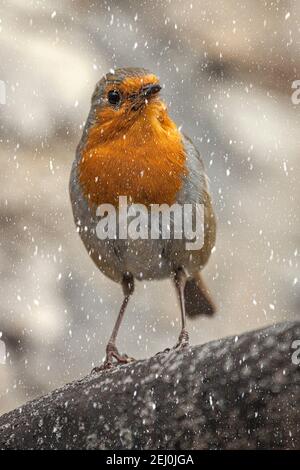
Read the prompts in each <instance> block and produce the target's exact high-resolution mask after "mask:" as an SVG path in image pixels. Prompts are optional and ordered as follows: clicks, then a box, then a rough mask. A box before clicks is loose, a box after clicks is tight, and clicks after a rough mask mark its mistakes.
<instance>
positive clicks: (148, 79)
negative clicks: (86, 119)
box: [92, 68, 166, 140]
mask: <svg viewBox="0 0 300 470" xmlns="http://www.w3.org/2000/svg"><path fill="white" fill-rule="evenodd" d="M160 90H161V86H160V84H159V80H158V78H157V77H156V75H154V74H152V73H150V72H149V71H148V70H146V69H143V68H122V69H121V68H120V69H116V70H115V71H114V72H113V73H112V72H110V73H107V74H106V75H105V76H104V77H103V78H102V79H101V80H100V81H99V82H98V83H97V85H96V88H95V91H94V93H93V96H92V119H93V121H94V122H95V123H97V124H99V126H100V132H101V134H102V137H103V140H106V139H113V138H114V137H115V136H118V134H119V133H123V134H126V132H127V131H128V130H129V129H130V128H132V126H134V125H138V123H139V122H140V121H143V122H146V123H147V121H149V124H150V121H153V120H159V119H160V120H161V122H162V121H163V114H164V113H166V106H165V104H164V103H163V102H162V101H161V100H160V96H159V92H160Z"/></svg>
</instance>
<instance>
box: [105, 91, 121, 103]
mask: <svg viewBox="0 0 300 470" xmlns="http://www.w3.org/2000/svg"><path fill="white" fill-rule="evenodd" d="M107 97H108V101H109V102H110V104H118V103H119V101H120V99H121V96H120V93H119V92H118V91H117V90H111V91H109V92H108V95H107Z"/></svg>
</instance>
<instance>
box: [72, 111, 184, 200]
mask: <svg viewBox="0 0 300 470" xmlns="http://www.w3.org/2000/svg"><path fill="white" fill-rule="evenodd" d="M114 128H115V129H117V128H118V123H115V126H114ZM119 129H122V132H121V131H120V132H117V131H115V132H112V131H110V132H111V135H110V136H109V134H108V130H109V129H108V127H106V128H105V125H103V124H102V125H101V124H97V123H96V124H95V125H94V126H92V127H91V128H90V129H89V131H88V137H87V139H86V144H85V146H84V148H83V151H82V155H81V160H80V162H79V180H80V185H81V188H82V190H83V193H84V195H85V196H86V198H87V199H88V202H89V205H90V206H99V205H100V204H105V203H109V204H113V205H114V206H115V207H117V206H118V201H119V196H127V199H128V201H129V202H131V203H135V204H144V205H146V206H149V205H150V204H163V203H165V204H169V205H171V204H173V203H174V202H175V201H176V194H177V193H178V192H179V191H180V188H181V186H182V182H183V176H184V175H185V173H186V167H185V159H186V156H185V152H184V148H183V144H182V138H181V134H180V132H179V131H178V129H177V127H176V125H175V123H174V122H173V121H172V120H171V119H170V117H169V116H168V114H167V112H166V111H164V112H162V110H160V111H159V112H158V110H157V111H156V114H155V107H154V109H153V110H151V109H149V110H146V111H145V113H141V114H140V115H139V117H138V118H137V119H136V120H135V122H134V123H131V124H130V126H129V127H128V128H126V126H120V125H119ZM124 129H125V131H124Z"/></svg>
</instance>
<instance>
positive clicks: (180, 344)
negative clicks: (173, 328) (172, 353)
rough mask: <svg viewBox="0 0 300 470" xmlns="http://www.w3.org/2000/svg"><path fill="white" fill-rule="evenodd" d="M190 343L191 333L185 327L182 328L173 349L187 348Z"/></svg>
mask: <svg viewBox="0 0 300 470" xmlns="http://www.w3.org/2000/svg"><path fill="white" fill-rule="evenodd" d="M188 345H189V334H188V332H187V331H186V330H185V329H183V330H181V332H180V335H179V338H178V341H177V343H176V344H175V346H174V348H173V349H176V350H178V349H182V348H186V347H187V346H188Z"/></svg>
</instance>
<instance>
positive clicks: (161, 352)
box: [155, 348, 171, 356]
mask: <svg viewBox="0 0 300 470" xmlns="http://www.w3.org/2000/svg"><path fill="white" fill-rule="evenodd" d="M170 351H171V349H170V348H166V349H164V350H163V351H159V352H157V353H156V354H155V356H159V355H160V354H167V353H169V352H170Z"/></svg>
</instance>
